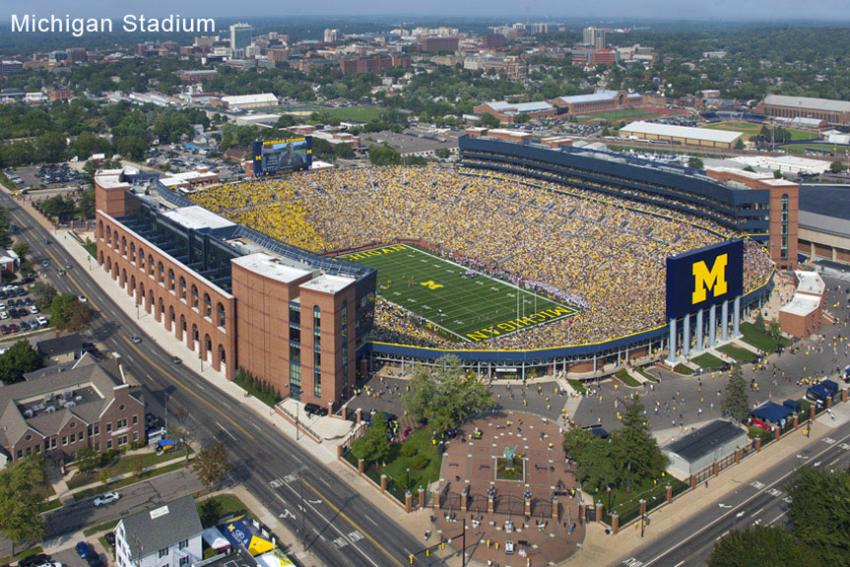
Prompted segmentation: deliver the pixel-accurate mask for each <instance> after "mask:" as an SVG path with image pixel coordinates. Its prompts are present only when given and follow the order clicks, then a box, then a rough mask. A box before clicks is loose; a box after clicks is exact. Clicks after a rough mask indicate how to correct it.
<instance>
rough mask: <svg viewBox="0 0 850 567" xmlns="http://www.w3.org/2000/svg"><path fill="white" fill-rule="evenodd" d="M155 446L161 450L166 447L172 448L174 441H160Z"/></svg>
mask: <svg viewBox="0 0 850 567" xmlns="http://www.w3.org/2000/svg"><path fill="white" fill-rule="evenodd" d="M157 445H158V446H159V447H161V448H163V449H165V448H166V447H173V446H174V441H172V440H171V439H160V440H159V441H158V442H157Z"/></svg>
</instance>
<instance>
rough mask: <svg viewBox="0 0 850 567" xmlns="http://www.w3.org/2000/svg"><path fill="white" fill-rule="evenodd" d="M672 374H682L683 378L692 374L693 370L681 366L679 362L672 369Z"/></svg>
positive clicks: (683, 365)
mask: <svg viewBox="0 0 850 567" xmlns="http://www.w3.org/2000/svg"><path fill="white" fill-rule="evenodd" d="M673 372H675V373H676V374H682V375H683V376H690V375H691V374H693V373H694V371H693V369H692V368H691V367H690V366H687V365H685V364H682V363H681V362H680V363H679V364H677V365H676V366H674V367H673Z"/></svg>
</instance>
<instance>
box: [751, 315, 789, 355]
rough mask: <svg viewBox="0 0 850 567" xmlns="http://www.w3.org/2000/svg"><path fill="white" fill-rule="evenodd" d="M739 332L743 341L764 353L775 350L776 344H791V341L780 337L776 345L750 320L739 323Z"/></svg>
mask: <svg viewBox="0 0 850 567" xmlns="http://www.w3.org/2000/svg"><path fill="white" fill-rule="evenodd" d="M741 334H742V335H743V340H744V341H746V342H748V343H749V344H751V345H753V346H754V347H756V348H757V349H759V350H762V351H764V352H766V353H771V352H773V351H775V350H776V349H777V347H778V346H788V345H789V344H791V341H789V340H788V339H786V338H785V337H782V338H781V339H780V341H779V345H777V344H776V342H775V341H774V340H773V339H772V338H771V337H770V335H769V334H767V332H766V331H765V330H763V329H759V328H758V327H756V326H755V325H753V324H752V323H750V322H745V323H741Z"/></svg>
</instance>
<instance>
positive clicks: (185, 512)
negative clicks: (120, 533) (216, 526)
mask: <svg viewBox="0 0 850 567" xmlns="http://www.w3.org/2000/svg"><path fill="white" fill-rule="evenodd" d="M121 523H123V524H124V533H125V534H126V539H127V545H128V546H129V547H130V555H131V557H132V558H133V559H136V560H139V559H142V558H145V557H147V556H149V555H151V554H153V553H157V552H159V550H160V549H164V548H166V547H170V546H172V545H174V544H176V543H178V542H180V541H183V540H184V539H190V538H192V537H195V536H198V535H200V534H201V532H202V531H203V527H202V526H201V519H200V518H199V517H198V509H197V507H196V506H195V499H194V498H192V496H183V497H182V498H178V499H177V500H172V501H171V502H168V503H167V504H164V505H162V506H157V507H156V508H150V509H147V510H142V511H141V512H136V513H135V514H131V515H129V516H127V517H125V518H123V519H122V520H121Z"/></svg>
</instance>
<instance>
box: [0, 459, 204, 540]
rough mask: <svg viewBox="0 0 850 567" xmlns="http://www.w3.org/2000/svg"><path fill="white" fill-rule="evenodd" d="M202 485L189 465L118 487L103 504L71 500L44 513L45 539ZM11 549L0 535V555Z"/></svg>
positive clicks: (66, 533)
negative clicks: (112, 497)
mask: <svg viewBox="0 0 850 567" xmlns="http://www.w3.org/2000/svg"><path fill="white" fill-rule="evenodd" d="M201 488H202V486H201V483H200V482H199V481H198V478H197V477H196V476H195V473H194V472H192V470H191V469H190V468H184V469H180V470H176V471H174V472H170V473H167V474H164V475H161V476H157V477H154V478H152V479H150V480H145V481H142V482H138V483H136V484H133V485H131V486H128V487H126V488H120V489H118V493H119V494H120V495H121V498H120V499H119V500H118V501H117V502H113V503H112V504H108V505H106V506H101V507H95V505H94V498H95V497H94V496H92V497H90V498H85V499H83V500H78V501H72V502H69V503H68V504H65V506H63V507H62V508H59V509H57V510H55V511H52V512H49V513H47V514H46V515H45V523H46V528H47V529H46V532H45V535H44V540H45V541H51V542H53V541H55V540H57V539H59V540H62V539H63V538H66V537H68V536H70V535H71V534H73V533H75V532H77V531H79V530H82V529H83V528H85V527H89V526H97V525H100V524H104V523H106V522H111V521H114V520H118V519H119V518H121V517H122V516H125V515H127V514H130V513H133V512H137V511H139V510H144V509H149V508H154V507H156V506H158V505H161V504H163V503H165V502H168V501H170V500H174V499H175V498H179V497H181V496H185V495H187V494H193V493H195V492H197V491H198V490H200V489H201ZM11 552H12V544H11V542H9V541H8V540H6V539H0V557H5V556H7V555H9V554H11Z"/></svg>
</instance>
